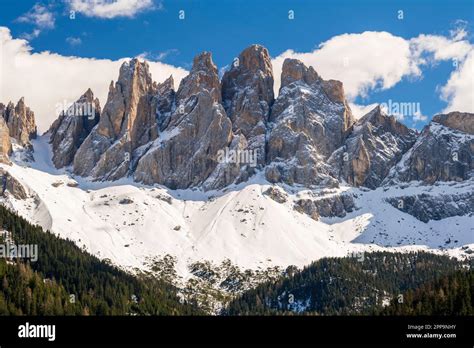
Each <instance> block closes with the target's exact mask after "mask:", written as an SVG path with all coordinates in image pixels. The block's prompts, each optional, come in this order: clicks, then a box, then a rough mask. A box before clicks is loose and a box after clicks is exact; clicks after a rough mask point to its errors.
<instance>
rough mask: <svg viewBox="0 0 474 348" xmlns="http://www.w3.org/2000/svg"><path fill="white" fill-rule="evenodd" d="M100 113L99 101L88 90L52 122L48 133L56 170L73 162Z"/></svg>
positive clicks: (97, 120)
mask: <svg viewBox="0 0 474 348" xmlns="http://www.w3.org/2000/svg"><path fill="white" fill-rule="evenodd" d="M100 111H101V109H100V102H99V99H97V98H94V93H93V92H92V90H91V89H90V88H89V89H87V91H86V92H85V93H84V94H83V95H82V96H81V97H80V98H79V99H78V100H77V101H76V102H75V103H73V104H72V105H71V106H70V107H69V108H68V109H67V110H64V111H62V112H61V114H60V115H59V117H58V118H57V119H56V121H54V123H53V124H52V125H51V127H50V129H49V131H48V132H49V134H50V140H49V141H50V143H51V145H52V150H53V163H54V165H55V166H56V168H61V167H65V166H68V165H70V164H71V163H72V162H73V160H74V156H75V155H76V152H77V150H78V149H79V147H80V146H81V144H82V143H83V142H84V140H85V139H86V137H87V136H88V135H89V133H90V132H91V131H92V129H93V128H94V127H95V125H97V123H98V122H99V118H100Z"/></svg>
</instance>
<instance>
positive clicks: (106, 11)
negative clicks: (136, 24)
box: [69, 0, 161, 19]
mask: <svg viewBox="0 0 474 348" xmlns="http://www.w3.org/2000/svg"><path fill="white" fill-rule="evenodd" d="M69 6H70V9H71V10H72V11H76V12H79V13H82V14H83V15H85V16H87V17H98V18H105V19H111V18H115V17H134V16H135V15H136V14H138V13H140V12H143V11H146V10H151V9H154V8H156V7H157V6H156V5H155V4H154V2H153V0H69ZM160 7H161V5H158V8H160Z"/></svg>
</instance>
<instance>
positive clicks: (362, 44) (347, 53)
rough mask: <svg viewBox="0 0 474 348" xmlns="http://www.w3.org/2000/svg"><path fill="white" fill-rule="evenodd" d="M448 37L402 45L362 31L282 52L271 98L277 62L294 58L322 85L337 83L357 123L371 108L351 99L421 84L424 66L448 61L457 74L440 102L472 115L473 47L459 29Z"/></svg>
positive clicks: (406, 41)
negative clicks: (312, 71)
mask: <svg viewBox="0 0 474 348" xmlns="http://www.w3.org/2000/svg"><path fill="white" fill-rule="evenodd" d="M450 34H451V35H450V36H449V37H445V36H439V35H425V34H421V35H419V36H417V37H415V38H412V39H404V38H402V37H398V36H394V35H392V34H390V33H387V32H371V31H366V32H363V33H359V34H343V35H338V36H335V37H333V38H331V39H329V40H328V41H326V42H323V43H322V44H320V45H319V46H318V47H317V48H316V49H314V50H313V51H311V52H295V51H293V50H287V51H285V52H283V53H282V54H280V55H279V56H277V57H275V58H274V59H273V60H272V63H273V67H274V76H275V86H274V89H275V94H278V90H279V88H280V77H281V69H282V66H283V61H284V60H285V59H286V58H296V59H299V60H301V61H302V62H303V63H305V64H306V65H308V66H313V67H314V69H315V70H316V71H317V72H318V73H319V74H320V75H321V76H322V77H323V78H324V79H335V80H339V81H342V82H343V84H344V90H345V94H346V97H347V99H348V100H349V101H350V102H351V108H352V109H353V113H354V115H355V116H356V117H357V118H358V117H361V116H363V113H364V112H366V111H370V108H372V107H373V104H372V105H367V106H363V105H357V104H354V103H353V102H354V100H355V99H356V98H357V97H366V96H367V95H368V94H369V93H370V92H371V91H374V90H377V89H380V90H385V89H389V88H391V87H393V86H395V85H396V84H397V83H399V82H401V81H402V80H403V79H404V78H407V79H416V78H421V77H422V69H423V68H424V67H425V66H432V65H435V64H437V62H439V61H445V60H453V66H458V69H457V70H455V71H453V73H452V74H451V76H450V78H449V81H448V82H447V84H446V85H445V86H442V87H441V88H440V97H441V98H442V99H444V100H445V101H447V102H448V104H449V106H448V107H447V110H454V109H458V110H461V111H470V112H473V111H474V110H473V106H472V104H473V102H472V93H473V78H472V76H473V58H472V56H473V45H472V44H471V43H470V42H469V41H467V40H466V31H465V26H464V25H463V23H460V25H458V26H457V28H456V29H455V30H452V31H451V32H450ZM425 119H426V116H424V115H421V114H420V115H414V121H424V120H425Z"/></svg>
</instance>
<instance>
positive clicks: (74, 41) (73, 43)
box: [66, 36, 82, 46]
mask: <svg viewBox="0 0 474 348" xmlns="http://www.w3.org/2000/svg"><path fill="white" fill-rule="evenodd" d="M66 42H67V43H68V44H70V45H71V46H78V45H80V44H81V43H82V40H81V38H80V37H72V36H69V37H68V38H66Z"/></svg>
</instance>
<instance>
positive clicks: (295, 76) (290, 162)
mask: <svg viewBox="0 0 474 348" xmlns="http://www.w3.org/2000/svg"><path fill="white" fill-rule="evenodd" d="M281 81H282V85H281V88H280V95H279V96H278V98H277V100H276V101H275V103H274V105H273V107H272V111H271V115H270V122H272V124H273V126H272V128H271V131H270V133H269V139H268V145H267V163H268V165H267V168H266V177H267V179H268V180H269V181H271V182H278V181H283V182H286V183H289V184H293V183H298V184H304V185H314V184H321V183H328V184H330V185H334V184H336V183H335V179H334V178H333V177H331V175H330V168H329V166H328V164H327V159H328V158H329V156H330V155H331V154H332V153H333V152H334V150H336V149H337V148H338V147H340V146H341V145H342V143H343V141H344V139H345V137H346V135H347V133H348V130H349V127H350V126H351V125H352V123H353V118H352V113H351V110H350V108H349V107H348V105H347V103H346V101H345V98H344V92H343V88H342V84H341V83H340V82H338V81H325V80H323V79H322V78H321V77H320V76H319V75H318V74H317V73H316V71H315V70H314V69H313V68H312V67H309V68H308V67H306V66H305V65H304V64H303V63H302V62H300V61H298V60H296V59H286V60H285V62H284V63H283V70H282V75H281Z"/></svg>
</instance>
